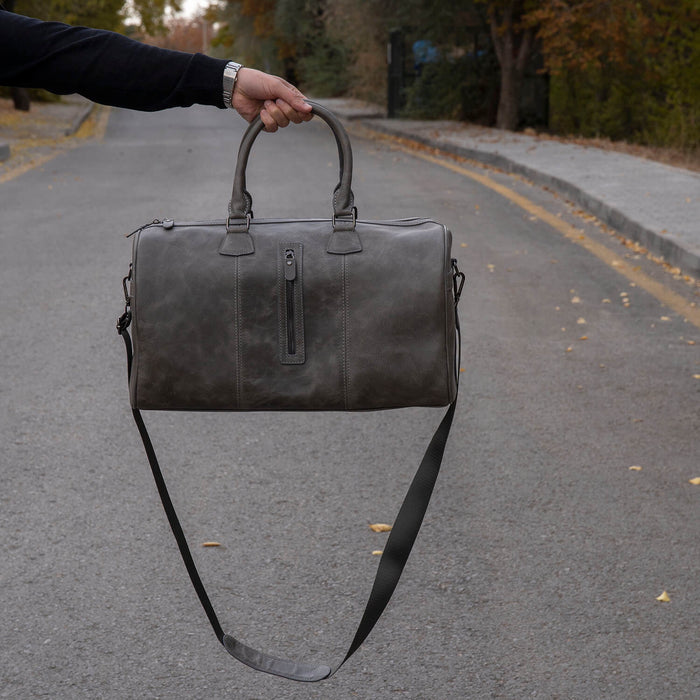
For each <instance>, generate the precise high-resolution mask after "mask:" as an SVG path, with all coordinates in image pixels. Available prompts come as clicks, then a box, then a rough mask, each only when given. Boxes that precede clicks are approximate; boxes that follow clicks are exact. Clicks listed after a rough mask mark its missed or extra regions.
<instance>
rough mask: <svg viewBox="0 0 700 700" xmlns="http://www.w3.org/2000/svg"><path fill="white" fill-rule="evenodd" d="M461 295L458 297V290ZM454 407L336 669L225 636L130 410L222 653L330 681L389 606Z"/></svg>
mask: <svg viewBox="0 0 700 700" xmlns="http://www.w3.org/2000/svg"><path fill="white" fill-rule="evenodd" d="M460 274H461V273H460ZM459 291H460V292H461V287H460V290H459ZM458 298H459V295H458V294H456V300H458ZM455 307H456V304H455ZM455 315H456V308H455ZM130 321H131V314H130V313H129V311H128V310H127V311H126V313H125V314H124V316H122V318H121V319H120V320H119V323H118V324H117V329H118V331H119V333H120V335H121V336H122V338H124V343H125V345H126V353H127V368H128V373H129V376H131V365H132V358H133V350H132V344H131V337H130V336H129V332H128V331H127V327H128V325H129V323H130ZM457 335H458V344H457V345H458V347H457V363H458V362H459V356H460V344H461V341H460V340H459V321H457ZM456 371H457V377H459V366H458V365H457V367H456ZM456 403H457V398H456V397H455V400H454V401H453V402H452V403H451V404H450V406H449V408H448V409H447V413H446V414H445V416H444V418H443V419H442V421H441V422H440V425H439V426H438V428H437V430H436V431H435V434H434V435H433V437H432V439H431V441H430V444H429V445H428V448H427V450H426V451H425V455H424V456H423V460H422V461H421V463H420V466H419V467H418V471H417V472H416V474H415V476H414V478H413V481H412V482H411V486H410V487H409V489H408V493H407V494H406V497H405V499H404V502H403V504H402V506H401V508H400V510H399V514H398V515H397V517H396V520H395V522H394V525H393V527H392V530H391V532H390V533H389V538H388V540H387V543H386V546H385V547H384V553H383V554H382V557H381V559H380V561H379V567H378V569H377V574H376V577H375V579H374V585H373V587H372V592H371V593H370V596H369V600H368V601H367V605H366V607H365V611H364V614H363V616H362V620H361V621H360V624H359V626H358V628H357V632H356V633H355V638H354V639H353V641H352V644H351V645H350V648H349V649H348V651H347V653H346V654H345V658H344V659H343V660H342V661H341V662H340V663H339V664H338V665H337V666H335V668H333V667H331V666H325V665H316V664H307V663H299V662H296V661H291V660H288V659H280V658H276V657H274V656H270V655H269V654H265V653H263V652H261V651H257V650H255V649H253V648H251V647H249V646H247V645H245V644H243V643H242V642H240V641H238V640H237V639H236V638H235V637H233V636H231V635H229V634H226V633H225V632H224V631H223V630H222V628H221V624H220V623H219V619H218V618H217V616H216V612H215V611H214V608H213V607H212V604H211V601H210V600H209V596H208V595H207V592H206V589H205V588H204V584H203V583H202V579H201V578H200V576H199V572H198V571H197V567H196V566H195V563H194V559H193V558H192V554H191V552H190V548H189V546H188V544H187V539H186V538H185V533H184V532H183V530H182V526H181V525H180V521H179V519H178V517H177V514H176V512H175V508H174V506H173V503H172V500H171V499H170V494H169V493H168V488H167V486H166V484H165V479H164V478H163V474H162V472H161V469H160V465H159V464H158V458H157V457H156V453H155V450H154V449H153V444H152V443H151V438H150V437H149V435H148V431H147V430H146V425H145V423H144V422H143V417H142V416H141V413H140V411H139V410H138V409H132V412H133V415H134V420H135V421H136V425H137V427H138V429H139V433H140V435H141V439H142V440H143V445H144V448H145V449H146V455H147V456H148V461H149V463H150V465H151V471H152V472H153V478H154V479H155V482H156V486H157V488H158V493H159V495H160V498H161V501H162V502H163V508H164V509H165V513H166V515H167V517H168V522H169V523H170V527H171V529H172V531H173V534H174V535H175V539H176V541H177V545H178V547H179V549H180V554H181V555H182V559H183V561H184V562H185V566H186V567H187V573H188V574H189V575H190V580H191V581H192V585H193V586H194V588H195V591H197V595H198V596H199V601H200V603H201V604H202V607H203V608H204V611H205V612H206V614H207V617H208V618H209V622H210V624H211V626H212V628H213V629H214V633H215V634H216V637H217V639H218V640H219V641H220V642H221V643H222V644H223V645H224V648H225V649H226V651H228V653H229V654H231V656H233V657H235V658H236V659H238V660H239V661H242V662H243V663H244V664H246V665H248V666H251V667H252V668H254V669H256V670H258V671H264V672H266V673H271V674H273V675H276V676H282V677H284V678H289V679H291V680H295V681H320V680H323V679H324V678H329V677H330V676H332V675H333V674H334V673H336V671H337V670H338V669H339V668H340V667H341V666H342V665H343V664H344V663H345V662H346V661H347V660H348V659H349V658H350V657H351V656H352V655H353V654H354V653H355V652H356V651H357V649H358V648H359V647H360V645H361V644H362V642H363V641H364V640H365V639H366V638H367V636H368V635H369V633H370V632H371V631H372V628H373V627H374V625H375V623H376V622H377V620H379V618H380V617H381V614H382V613H383V612H384V608H386V606H387V604H388V603H389V600H390V598H391V596H392V594H393V592H394V589H395V588H396V585H397V584H398V582H399V578H400V577H401V573H402V572H403V569H404V566H405V565H406V561H407V560H408V556H409V554H410V553H411V549H412V547H413V543H414V542H415V540H416V537H417V535H418V531H419V530H420V527H421V524H422V522H423V517H424V515H425V512H426V510H427V508H428V503H429V501H430V497H431V495H432V493H433V488H434V486H435V482H436V480H437V477H438V473H439V471H440V465H441V463H442V457H443V454H444V452H445V445H446V443H447V438H448V436H449V433H450V427H451V426H452V419H453V418H454V414H455V406H456Z"/></svg>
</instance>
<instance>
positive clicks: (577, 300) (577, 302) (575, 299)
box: [571, 297, 581, 304]
mask: <svg viewBox="0 0 700 700" xmlns="http://www.w3.org/2000/svg"><path fill="white" fill-rule="evenodd" d="M571 303H572V304H580V303H581V299H580V298H579V297H572V299H571Z"/></svg>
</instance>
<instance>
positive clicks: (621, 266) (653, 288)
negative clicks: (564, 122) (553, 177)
mask: <svg viewBox="0 0 700 700" xmlns="http://www.w3.org/2000/svg"><path fill="white" fill-rule="evenodd" d="M373 134H377V135H378V136H379V137H381V138H387V136H386V134H379V133H378V132H373ZM388 139H389V140H392V141H395V142H398V139H395V138H393V137H388ZM406 142H407V140H406V139H401V140H400V143H399V144H398V148H399V149H400V150H402V151H404V152H405V153H409V154H410V155H412V156H415V157H416V158H421V159H423V160H426V161H428V162H430V163H434V164H435V165H439V166H441V167H443V168H447V169H448V170H452V171H453V172H456V173H459V174H460V175H464V176H465V177H468V178H471V179H472V180H476V182H478V183H479V184H481V185H483V186H484V187H488V188H489V189H491V190H493V191H494V192H498V194H500V195H501V196H503V197H505V198H506V199H508V200H510V201H511V202H513V204H517V205H518V206H519V207H521V208H522V209H524V210H525V211H526V212H528V213H529V214H532V215H533V216H536V217H537V218H538V219H541V220H542V221H544V222H545V223H546V224H549V225H550V226H551V227H552V228H553V229H555V230H556V231H558V232H559V233H561V234H562V235H563V236H564V237H565V238H567V239H568V240H570V241H573V242H574V243H576V245H580V246H581V247H582V248H585V249H586V250H587V251H588V252H589V253H592V254H593V255H595V256H596V257H597V258H598V259H599V260H602V261H603V262H604V263H605V264H606V265H609V266H610V267H612V268H613V269H614V270H616V271H617V272H619V273H620V274H621V275H624V276H625V277H627V279H629V280H631V281H632V282H634V283H635V284H636V285H637V286H638V287H641V288H642V289H644V290H645V291H647V292H649V294H651V295H652V296H653V297H655V298H656V299H658V300H659V301H660V302H661V303H662V304H665V305H666V306H667V307H668V308H669V309H673V311H675V312H676V313H677V314H680V315H681V316H682V317H683V318H684V319H686V320H687V321H688V322H689V323H692V324H693V325H694V326H696V327H697V328H700V308H698V307H697V306H692V305H691V302H689V301H686V300H685V299H684V298H683V297H682V296H680V294H676V293H675V292H674V291H672V290H670V289H669V288H668V287H666V286H664V285H663V284H662V283H661V282H657V281H656V280H654V279H652V278H651V277H649V276H648V275H645V274H644V273H643V272H640V271H639V270H635V269H634V267H633V266H632V265H630V264H629V262H628V261H627V260H625V259H624V258H622V257H620V256H619V255H616V254H615V253H614V252H613V251H611V250H610V249H609V248H607V247H606V246H604V245H603V244H602V243H598V242H597V241H594V240H593V239H591V238H589V237H588V236H586V235H584V234H583V233H581V231H579V230H578V229H576V228H574V227H573V226H572V225H571V224H568V223H566V221H563V220H562V219H560V218H559V217H557V216H555V215H554V214H552V213H551V212H549V211H547V210H546V209H544V208H543V207H541V206H539V205H537V204H535V203H534V202H531V201H530V200H529V199H528V198H527V197H524V196H523V195H521V194H518V193H517V192H515V191H514V190H512V189H510V188H509V187H506V186H505V185H501V184H500V183H498V182H496V181H495V180H493V179H491V178H490V177H489V176H488V175H484V174H483V173H479V172H476V171H474V170H470V169H468V168H465V167H463V166H461V165H458V164H457V163H455V162H452V161H450V160H446V159H445V158H438V157H436V156H433V155H430V154H428V153H425V152H424V151H423V150H419V149H423V148H425V147H424V146H423V145H422V144H419V143H417V142H415V147H414V148H410V147H408V146H404V145H401V144H404V143H406ZM408 142H409V143H412V142H410V141H408Z"/></svg>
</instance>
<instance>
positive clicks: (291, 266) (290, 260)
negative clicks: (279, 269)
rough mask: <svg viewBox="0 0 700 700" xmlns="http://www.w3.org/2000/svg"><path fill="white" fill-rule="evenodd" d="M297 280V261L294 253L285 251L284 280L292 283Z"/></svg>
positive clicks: (289, 250)
mask: <svg viewBox="0 0 700 700" xmlns="http://www.w3.org/2000/svg"><path fill="white" fill-rule="evenodd" d="M296 278H297V259H296V256H295V255H294V251H293V250H291V248H290V249H287V250H285V251H284V279H285V280H287V281H288V282H292V281H294V280H295V279H296Z"/></svg>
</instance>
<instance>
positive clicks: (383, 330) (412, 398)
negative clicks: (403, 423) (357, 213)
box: [344, 222, 454, 409]
mask: <svg viewBox="0 0 700 700" xmlns="http://www.w3.org/2000/svg"><path fill="white" fill-rule="evenodd" d="M357 231H358V234H359V235H360V238H361V240H362V246H363V251H362V253H359V254H357V255H348V256H345V258H346V265H345V273H344V280H345V297H346V369H347V387H348V391H347V408H348V409H367V408H393V407H400V406H443V405H446V404H448V403H450V401H451V400H452V398H453V397H454V390H453V386H454V380H453V379H451V377H453V375H454V333H452V334H451V337H450V334H449V328H450V325H452V326H454V311H453V308H450V307H449V305H448V303H447V302H448V300H447V295H446V289H447V285H448V284H449V285H451V276H450V270H449V263H446V261H447V260H449V256H450V251H449V245H450V239H451V237H450V236H449V235H447V232H446V229H445V228H444V227H443V226H442V225H440V224H437V223H434V222H423V223H417V224H415V225H413V226H404V227H398V226H392V225H388V224H385V223H383V222H362V223H359V222H358V225H357Z"/></svg>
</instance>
